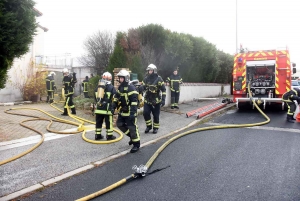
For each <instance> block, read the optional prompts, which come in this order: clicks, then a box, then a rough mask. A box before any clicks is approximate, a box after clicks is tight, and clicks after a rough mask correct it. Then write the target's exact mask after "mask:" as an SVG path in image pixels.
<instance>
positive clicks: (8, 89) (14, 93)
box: [0, 27, 44, 102]
mask: <svg viewBox="0 0 300 201" xmlns="http://www.w3.org/2000/svg"><path fill="white" fill-rule="evenodd" d="M36 34H37V35H36V36H35V37H34V40H33V43H32V44H31V45H30V48H29V51H28V52H27V53H26V54H25V55H23V56H22V57H20V58H18V59H14V61H13V65H12V67H11V68H10V69H9V71H8V80H7V82H6V85H5V88H4V89H0V102H15V101H22V100H23V98H22V97H21V93H20V91H19V90H18V89H17V88H16V87H14V86H13V83H16V82H21V83H22V82H24V81H25V78H26V75H27V68H28V67H29V64H30V62H31V61H32V60H33V61H35V56H36V55H41V56H43V54H44V41H43V39H44V30H43V29H41V28H40V27H38V28H37V32H36Z"/></svg>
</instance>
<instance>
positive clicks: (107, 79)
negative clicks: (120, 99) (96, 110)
mask: <svg viewBox="0 0 300 201" xmlns="http://www.w3.org/2000/svg"><path fill="white" fill-rule="evenodd" d="M111 79H112V76H111V74H110V73H109V72H105V73H103V75H102V79H100V80H99V82H98V90H97V96H96V98H97V104H98V105H99V106H101V105H102V104H103V98H104V93H105V88H106V85H107V84H111Z"/></svg>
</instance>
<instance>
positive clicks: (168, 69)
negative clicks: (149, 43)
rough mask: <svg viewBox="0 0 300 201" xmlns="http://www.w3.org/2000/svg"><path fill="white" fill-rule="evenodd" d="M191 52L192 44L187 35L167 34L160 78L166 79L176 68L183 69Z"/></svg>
mask: <svg viewBox="0 0 300 201" xmlns="http://www.w3.org/2000/svg"><path fill="white" fill-rule="evenodd" d="M192 50H193V43H192V41H191V40H190V38H189V37H187V35H185V34H182V33H176V32H172V33H168V35H167V40H166V43H165V52H164V54H163V60H162V65H161V68H160V69H159V73H160V75H161V76H162V77H168V76H169V75H170V74H172V73H173V71H174V69H175V68H177V67H180V69H181V67H183V66H181V64H184V63H185V62H186V61H187V60H189V59H190V56H191V53H192Z"/></svg>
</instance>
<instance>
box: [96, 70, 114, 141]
mask: <svg viewBox="0 0 300 201" xmlns="http://www.w3.org/2000/svg"><path fill="white" fill-rule="evenodd" d="M111 80H112V76H111V74H110V73H109V72H105V73H103V75H102V79H100V80H99V82H98V87H97V88H96V90H95V101H96V110H95V114H96V134H95V140H101V139H103V136H102V135H101V131H102V124H103V120H105V126H106V139H107V140H114V139H116V137H115V136H114V135H113V113H114V112H113V106H112V101H113V96H114V95H115V94H116V90H115V88H114V86H113V85H112V83H111Z"/></svg>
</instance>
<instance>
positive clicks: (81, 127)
mask: <svg viewBox="0 0 300 201" xmlns="http://www.w3.org/2000/svg"><path fill="white" fill-rule="evenodd" d="M50 105H51V106H52V107H54V108H55V109H57V110H58V111H60V112H63V111H62V110H61V109H59V108H57V107H56V106H54V104H53V103H52V104H50ZM22 109H23V110H24V109H26V110H37V111H40V112H42V113H44V114H46V115H48V116H49V117H52V118H53V119H46V118H41V117H38V116H33V115H24V114H19V113H12V112H11V111H12V110H22ZM67 111H68V115H69V116H70V117H71V118H73V119H75V120H76V121H79V122H80V123H75V122H73V121H69V120H65V119H61V118H58V117H56V116H54V115H51V114H49V113H47V112H45V111H43V110H40V109H36V108H25V107H22V108H11V109H9V110H6V111H4V112H5V113H7V114H12V115H19V116H28V117H33V119H27V120H24V121H22V122H20V125H21V126H23V127H25V128H28V129H30V130H32V131H34V132H37V133H38V134H40V135H41V136H42V138H41V140H40V141H39V142H38V143H37V144H36V145H34V146H33V147H31V148H29V149H28V150H26V151H25V152H22V153H20V154H18V155H16V156H13V157H11V158H9V159H6V160H4V161H0V166H1V165H4V164H6V163H9V162H11V161H14V160H16V159H18V158H21V157H22V156H24V155H26V154H28V153H30V152H31V151H33V150H34V149H36V148H37V147H39V146H40V145H41V144H42V143H43V142H44V139H45V136H44V134H43V133H42V132H40V131H38V130H36V129H34V128H32V127H29V126H27V125H26V124H24V122H28V121H39V120H43V121H50V123H49V124H48V125H47V128H46V129H47V131H49V132H51V133H56V134H77V133H80V132H82V138H83V139H84V140H85V141H86V142H89V143H93V144H110V143H114V142H118V141H120V140H121V139H122V138H123V133H122V132H121V131H119V130H116V129H113V130H114V131H115V132H116V133H118V134H119V137H118V138H116V139H114V140H110V141H95V140H90V139H88V138H86V137H85V134H86V131H87V130H94V129H95V128H94V127H93V128H91V127H88V126H84V122H88V123H91V124H96V123H95V122H92V121H89V120H86V119H83V118H80V117H77V116H75V115H72V114H71V113H70V111H69V108H68V107H67ZM53 121H54V122H60V123H66V124H70V125H75V126H78V128H77V131H68V132H63V131H56V130H52V129H50V127H51V125H52V124H53Z"/></svg>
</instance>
